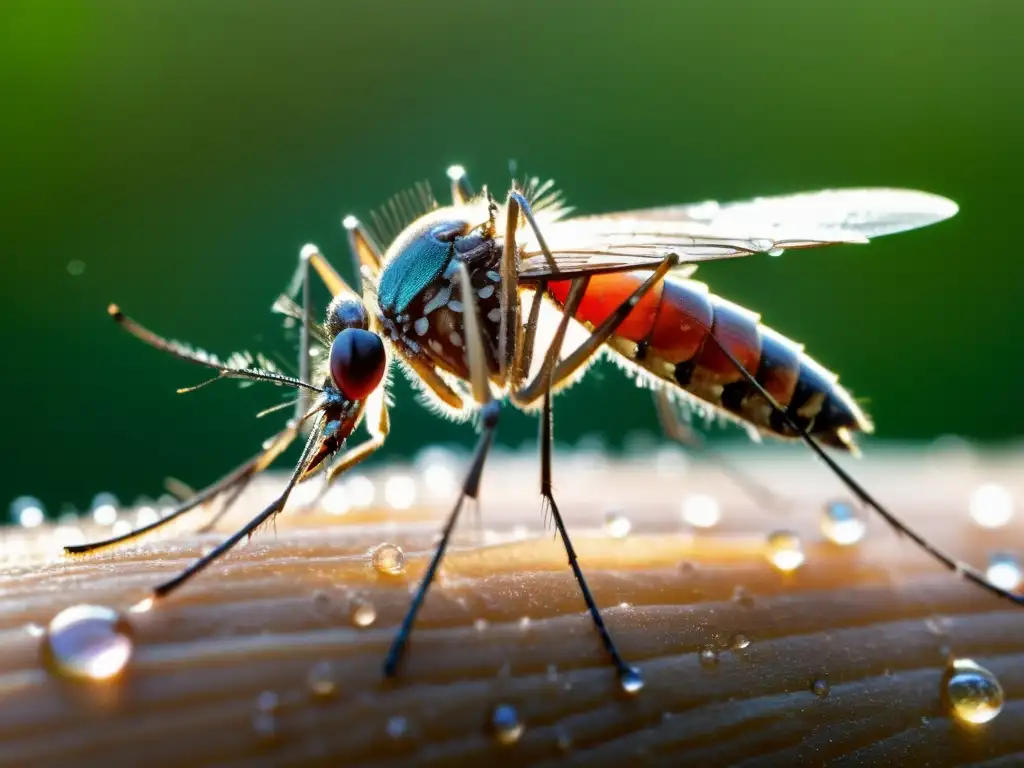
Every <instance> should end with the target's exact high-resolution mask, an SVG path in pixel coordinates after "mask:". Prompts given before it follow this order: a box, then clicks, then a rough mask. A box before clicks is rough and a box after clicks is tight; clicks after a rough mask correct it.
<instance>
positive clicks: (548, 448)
mask: <svg viewBox="0 0 1024 768" xmlns="http://www.w3.org/2000/svg"><path fill="white" fill-rule="evenodd" d="M552 444H553V434H552V413H551V389H550V388H549V389H548V390H546V391H545V392H544V410H543V412H542V414H541V420H540V494H541V497H542V498H543V499H544V501H545V502H546V503H547V505H548V508H549V509H550V511H551V519H552V520H553V521H554V523H555V528H556V529H557V530H558V535H559V536H560V537H561V538H562V543H563V544H564V545H565V554H566V555H567V556H568V558H569V567H570V568H572V573H573V576H575V577H576V582H577V583H578V584H579V585H580V592H581V593H582V594H583V601H584V602H585V603H586V604H587V610H588V611H589V612H590V618H591V619H592V620H593V622H594V627H595V628H596V629H597V634H598V636H599V637H600V638H601V644H602V645H603V646H604V648H605V650H606V651H607V652H608V655H609V656H610V657H611V660H612V663H613V664H614V665H615V669H616V670H617V671H618V673H619V677H620V679H625V678H626V677H627V676H633V675H636V674H637V673H636V670H634V669H633V668H632V667H630V666H629V665H628V664H626V662H625V661H624V660H623V658H622V656H621V654H620V653H619V649H618V648H617V647H616V646H615V641H614V640H612V636H611V634H610V633H609V632H608V627H607V626H605V623H604V618H603V617H602V616H601V610H600V609H599V608H598V607H597V603H596V602H595V601H594V595H593V594H592V593H591V591H590V587H589V586H587V580H586V578H585V577H584V576H583V569H582V568H580V564H579V559H578V558H577V557H576V550H575V549H574V548H573V546H572V540H571V539H570V538H569V531H567V530H566V528H565V522H564V521H563V520H562V513H561V512H560V511H559V509H558V504H557V502H556V501H555V496H554V493H553V490H552V484H551V454H552Z"/></svg>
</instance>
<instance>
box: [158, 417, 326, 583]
mask: <svg viewBox="0 0 1024 768" xmlns="http://www.w3.org/2000/svg"><path fill="white" fill-rule="evenodd" d="M322 424H323V415H322V414H319V415H317V418H316V421H315V422H314V425H313V430H312V431H311V432H310V433H309V439H307V440H306V445H305V447H304V448H303V449H302V455H301V456H300V457H299V461H298V463H297V464H296V465H295V470H294V471H293V472H292V475H291V477H290V478H289V480H288V484H287V485H286V486H285V488H284V490H283V491H282V492H281V495H280V496H278V497H277V498H276V499H274V501H272V502H271V503H270V505H269V506H267V507H266V508H265V509H264V510H263V511H262V512H260V513H259V514H258V515H256V517H254V518H253V519H252V520H250V521H249V522H248V523H246V524H245V525H244V526H243V527H242V528H240V529H239V530H238V531H236V532H235V533H234V534H232V535H231V536H230V537H229V538H228V539H227V540H226V541H224V542H222V543H221V544H220V545H218V546H217V547H216V548H215V549H214V550H213V551H211V552H210V553H209V554H207V555H204V556H203V557H201V558H199V559H198V560H196V561H195V562H194V563H192V565H190V566H189V567H188V568H186V569H185V570H183V571H182V572H181V573H179V574H178V575H177V576H175V577H174V578H173V579H170V580H169V581H165V582H164V583H162V584H160V585H158V586H157V587H156V588H155V589H154V590H153V597H154V598H162V597H166V596H167V595H169V594H170V593H171V592H173V591H174V590H176V589H177V588H178V587H180V586H181V585H182V584H184V583H185V582H186V581H188V580H189V579H191V578H192V577H193V576H195V575H196V574H198V573H200V572H201V571H202V570H203V569H205V568H206V567H207V566H208V565H210V563H212V562H213V561H214V560H217V559H218V558H219V557H221V556H222V555H224V554H226V553H227V552H228V551H230V550H231V549H232V548H233V547H234V546H235V545H236V544H238V542H240V541H241V540H242V539H244V538H245V537H247V536H249V535H251V534H252V533H253V532H254V531H255V530H256V529H257V528H259V527H260V526H261V525H263V524H264V523H265V522H267V520H269V519H270V518H272V517H273V516H274V515H276V514H277V513H278V512H280V511H281V510H282V509H284V505H285V503H287V501H288V496H289V495H291V492H292V489H293V488H294V487H295V484H296V483H297V482H298V481H299V478H300V477H301V476H302V474H303V472H304V471H305V470H306V465H307V464H308V463H309V458H310V456H311V455H312V453H313V448H314V447H315V446H316V444H317V441H318V438H319V437H320V431H321V425H322Z"/></svg>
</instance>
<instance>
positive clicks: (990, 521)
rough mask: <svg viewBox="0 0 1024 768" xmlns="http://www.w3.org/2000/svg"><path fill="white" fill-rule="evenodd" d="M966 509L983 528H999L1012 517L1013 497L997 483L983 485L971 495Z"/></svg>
mask: <svg viewBox="0 0 1024 768" xmlns="http://www.w3.org/2000/svg"><path fill="white" fill-rule="evenodd" d="M968 509H969V511H970V515H971V518H973V520H974V522H976V523H977V524H978V525H980V526H982V527H983V528H1001V527H1002V526H1004V525H1006V524H1007V523H1008V522H1010V518H1012V517H1013V496H1012V495H1011V494H1010V492H1009V491H1008V490H1007V489H1006V488H1004V487H1003V486H1001V485H998V484H997V483H985V484H984V485H980V486H978V487H977V488H976V489H975V491H974V493H972V494H971V499H970V502H969V505H968Z"/></svg>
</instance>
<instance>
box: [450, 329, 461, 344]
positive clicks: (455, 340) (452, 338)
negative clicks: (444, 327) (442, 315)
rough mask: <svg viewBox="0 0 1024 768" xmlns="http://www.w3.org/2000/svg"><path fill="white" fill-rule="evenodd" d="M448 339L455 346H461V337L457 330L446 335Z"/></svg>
mask: <svg viewBox="0 0 1024 768" xmlns="http://www.w3.org/2000/svg"><path fill="white" fill-rule="evenodd" d="M448 340H449V341H451V343H452V345H453V346H456V347H461V346H462V337H461V336H459V332H458V331H452V332H451V335H450V336H449V337H448Z"/></svg>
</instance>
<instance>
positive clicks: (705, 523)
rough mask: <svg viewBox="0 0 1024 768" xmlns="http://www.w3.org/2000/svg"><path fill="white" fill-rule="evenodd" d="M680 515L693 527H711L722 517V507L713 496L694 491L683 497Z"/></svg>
mask: <svg viewBox="0 0 1024 768" xmlns="http://www.w3.org/2000/svg"><path fill="white" fill-rule="evenodd" d="M682 515H683V520H684V521H686V522H687V523H689V524H690V525H692V526H693V527H694V528H711V527H713V526H715V525H718V521H719V520H721V519H722V508H721V507H720V506H719V505H718V500H717V499H715V497H714V496H708V495H707V494H704V493H695V494H692V495H690V496H687V497H686V498H685V499H683V510H682Z"/></svg>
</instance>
